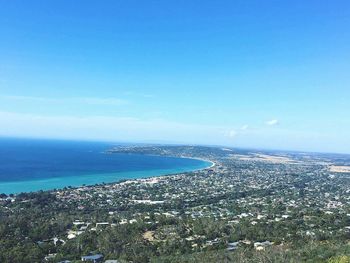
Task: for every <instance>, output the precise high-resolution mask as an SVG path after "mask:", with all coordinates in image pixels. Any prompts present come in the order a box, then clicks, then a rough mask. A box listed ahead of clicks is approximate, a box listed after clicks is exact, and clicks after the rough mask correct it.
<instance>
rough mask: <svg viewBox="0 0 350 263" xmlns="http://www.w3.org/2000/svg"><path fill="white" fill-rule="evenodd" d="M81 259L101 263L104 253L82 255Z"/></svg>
mask: <svg viewBox="0 0 350 263" xmlns="http://www.w3.org/2000/svg"><path fill="white" fill-rule="evenodd" d="M81 261H84V262H93V263H99V262H102V261H103V255H102V254H96V255H89V256H82V257H81Z"/></svg>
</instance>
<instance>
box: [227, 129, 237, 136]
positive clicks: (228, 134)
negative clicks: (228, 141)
mask: <svg viewBox="0 0 350 263" xmlns="http://www.w3.org/2000/svg"><path fill="white" fill-rule="evenodd" d="M225 136H226V137H229V138H234V137H236V136H237V131H236V130H228V131H226V133H225Z"/></svg>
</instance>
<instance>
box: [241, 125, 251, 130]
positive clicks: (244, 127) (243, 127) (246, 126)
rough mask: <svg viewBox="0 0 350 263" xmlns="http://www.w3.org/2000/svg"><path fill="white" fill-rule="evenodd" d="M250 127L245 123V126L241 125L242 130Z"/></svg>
mask: <svg viewBox="0 0 350 263" xmlns="http://www.w3.org/2000/svg"><path fill="white" fill-rule="evenodd" d="M248 128H249V126H248V125H243V126H242V127H241V130H242V131H246V130H248Z"/></svg>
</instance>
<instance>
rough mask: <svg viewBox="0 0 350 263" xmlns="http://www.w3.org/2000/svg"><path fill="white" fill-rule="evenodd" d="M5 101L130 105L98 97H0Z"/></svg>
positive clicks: (120, 100) (124, 101)
mask: <svg viewBox="0 0 350 263" xmlns="http://www.w3.org/2000/svg"><path fill="white" fill-rule="evenodd" d="M0 98H1V99H4V100H13V101H17V102H18V101H22V102H29V103H59V104H67V103H69V104H88V105H112V106H119V105H125V104H128V101H126V100H123V99H119V98H113V97H110V98H98V97H68V98H48V97H33V96H0Z"/></svg>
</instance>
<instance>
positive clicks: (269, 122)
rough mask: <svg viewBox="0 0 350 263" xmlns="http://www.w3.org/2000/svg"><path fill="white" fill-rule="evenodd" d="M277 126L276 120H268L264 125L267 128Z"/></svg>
mask: <svg viewBox="0 0 350 263" xmlns="http://www.w3.org/2000/svg"><path fill="white" fill-rule="evenodd" d="M277 124H279V121H278V120H276V119H273V120H269V121H267V122H266V125H268V126H275V125H277Z"/></svg>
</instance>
